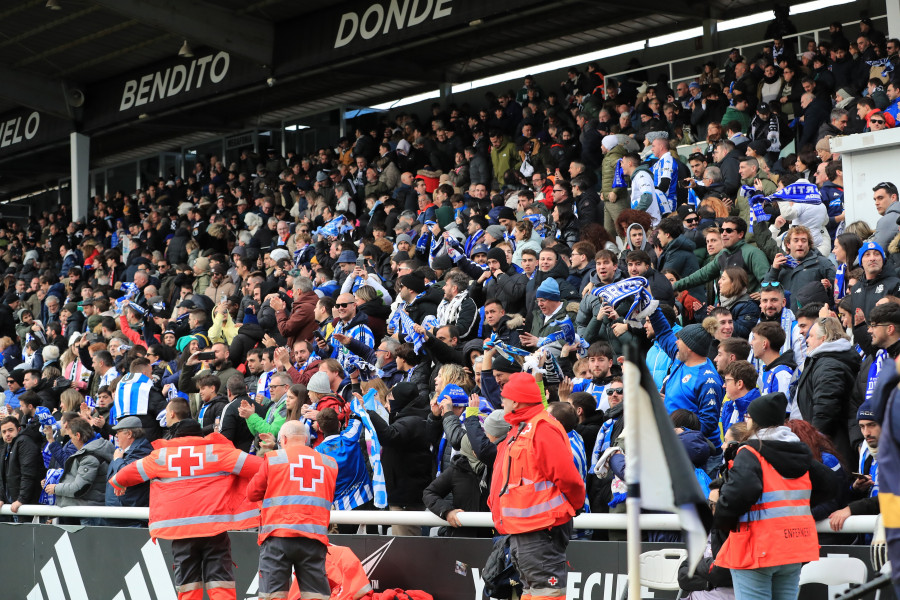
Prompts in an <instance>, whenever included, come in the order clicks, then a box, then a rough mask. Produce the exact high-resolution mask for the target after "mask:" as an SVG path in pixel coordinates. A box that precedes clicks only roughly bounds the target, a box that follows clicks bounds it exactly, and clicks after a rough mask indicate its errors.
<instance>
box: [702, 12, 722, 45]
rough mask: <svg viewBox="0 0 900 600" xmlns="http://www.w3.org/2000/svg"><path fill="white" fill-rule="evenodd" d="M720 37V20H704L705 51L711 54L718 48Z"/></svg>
mask: <svg viewBox="0 0 900 600" xmlns="http://www.w3.org/2000/svg"><path fill="white" fill-rule="evenodd" d="M718 37H719V20H718V19H712V18H710V19H703V50H704V52H709V51H710V50H712V49H714V48H716V46H717V44H716V41H717V38H718Z"/></svg>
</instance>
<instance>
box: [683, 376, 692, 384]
mask: <svg viewBox="0 0 900 600" xmlns="http://www.w3.org/2000/svg"><path fill="white" fill-rule="evenodd" d="M690 380H691V376H690V374H688V375H685V376H684V377H682V378H681V383H687V382H688V381H690Z"/></svg>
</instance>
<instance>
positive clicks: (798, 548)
mask: <svg viewBox="0 0 900 600" xmlns="http://www.w3.org/2000/svg"><path fill="white" fill-rule="evenodd" d="M745 450H746V451H748V452H752V453H753V454H755V455H756V458H757V459H758V460H759V464H760V467H762V481H763V491H762V495H761V496H760V497H759V500H757V502H756V504H754V505H753V506H751V507H750V510H749V511H747V512H746V513H745V514H744V515H742V516H741V518H740V524H739V525H738V530H737V531H732V532H731V533H730V534H729V535H728V539H727V540H725V543H724V544H723V545H722V548H721V550H719V554H718V555H717V556H716V565H718V566H720V567H725V568H728V569H758V568H761V567H775V566H779V565H790V564H795V563H802V562H810V561H814V560H819V536H818V534H817V533H816V522H815V521H814V520H813V517H812V513H811V512H810V510H809V496H810V493H811V491H812V484H810V480H809V473H804V474H803V476H802V477H798V478H796V479H786V478H784V477H782V476H781V474H780V473H779V472H778V471H777V470H775V467H773V466H772V465H771V464H770V463H769V462H768V461H767V460H766V459H764V458H763V457H762V455H761V454H760V453H759V452H758V451H757V450H756V449H755V448H752V447H750V446H741V447H740V448H739V449H738V452H743V451H745Z"/></svg>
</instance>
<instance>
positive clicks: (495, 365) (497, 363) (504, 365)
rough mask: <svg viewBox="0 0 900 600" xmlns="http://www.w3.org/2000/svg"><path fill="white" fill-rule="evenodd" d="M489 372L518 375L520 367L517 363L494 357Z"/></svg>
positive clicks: (501, 357)
mask: <svg viewBox="0 0 900 600" xmlns="http://www.w3.org/2000/svg"><path fill="white" fill-rule="evenodd" d="M491 370H493V371H499V372H500V373H519V372H521V371H522V367H521V366H519V363H517V362H514V361H511V360H508V359H506V358H504V357H503V356H499V355H495V356H494V360H492V361H491Z"/></svg>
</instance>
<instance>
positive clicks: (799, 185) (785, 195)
mask: <svg viewBox="0 0 900 600" xmlns="http://www.w3.org/2000/svg"><path fill="white" fill-rule="evenodd" d="M769 200H778V201H781V202H797V203H799V204H822V193H821V192H820V191H819V188H818V187H816V185H815V184H813V183H810V182H809V181H808V180H806V179H800V180H799V181H797V182H796V183H792V184H791V185H789V186H786V187H785V188H783V189H780V190H778V191H777V192H775V193H774V194H772V195H771V196H769Z"/></svg>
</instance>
